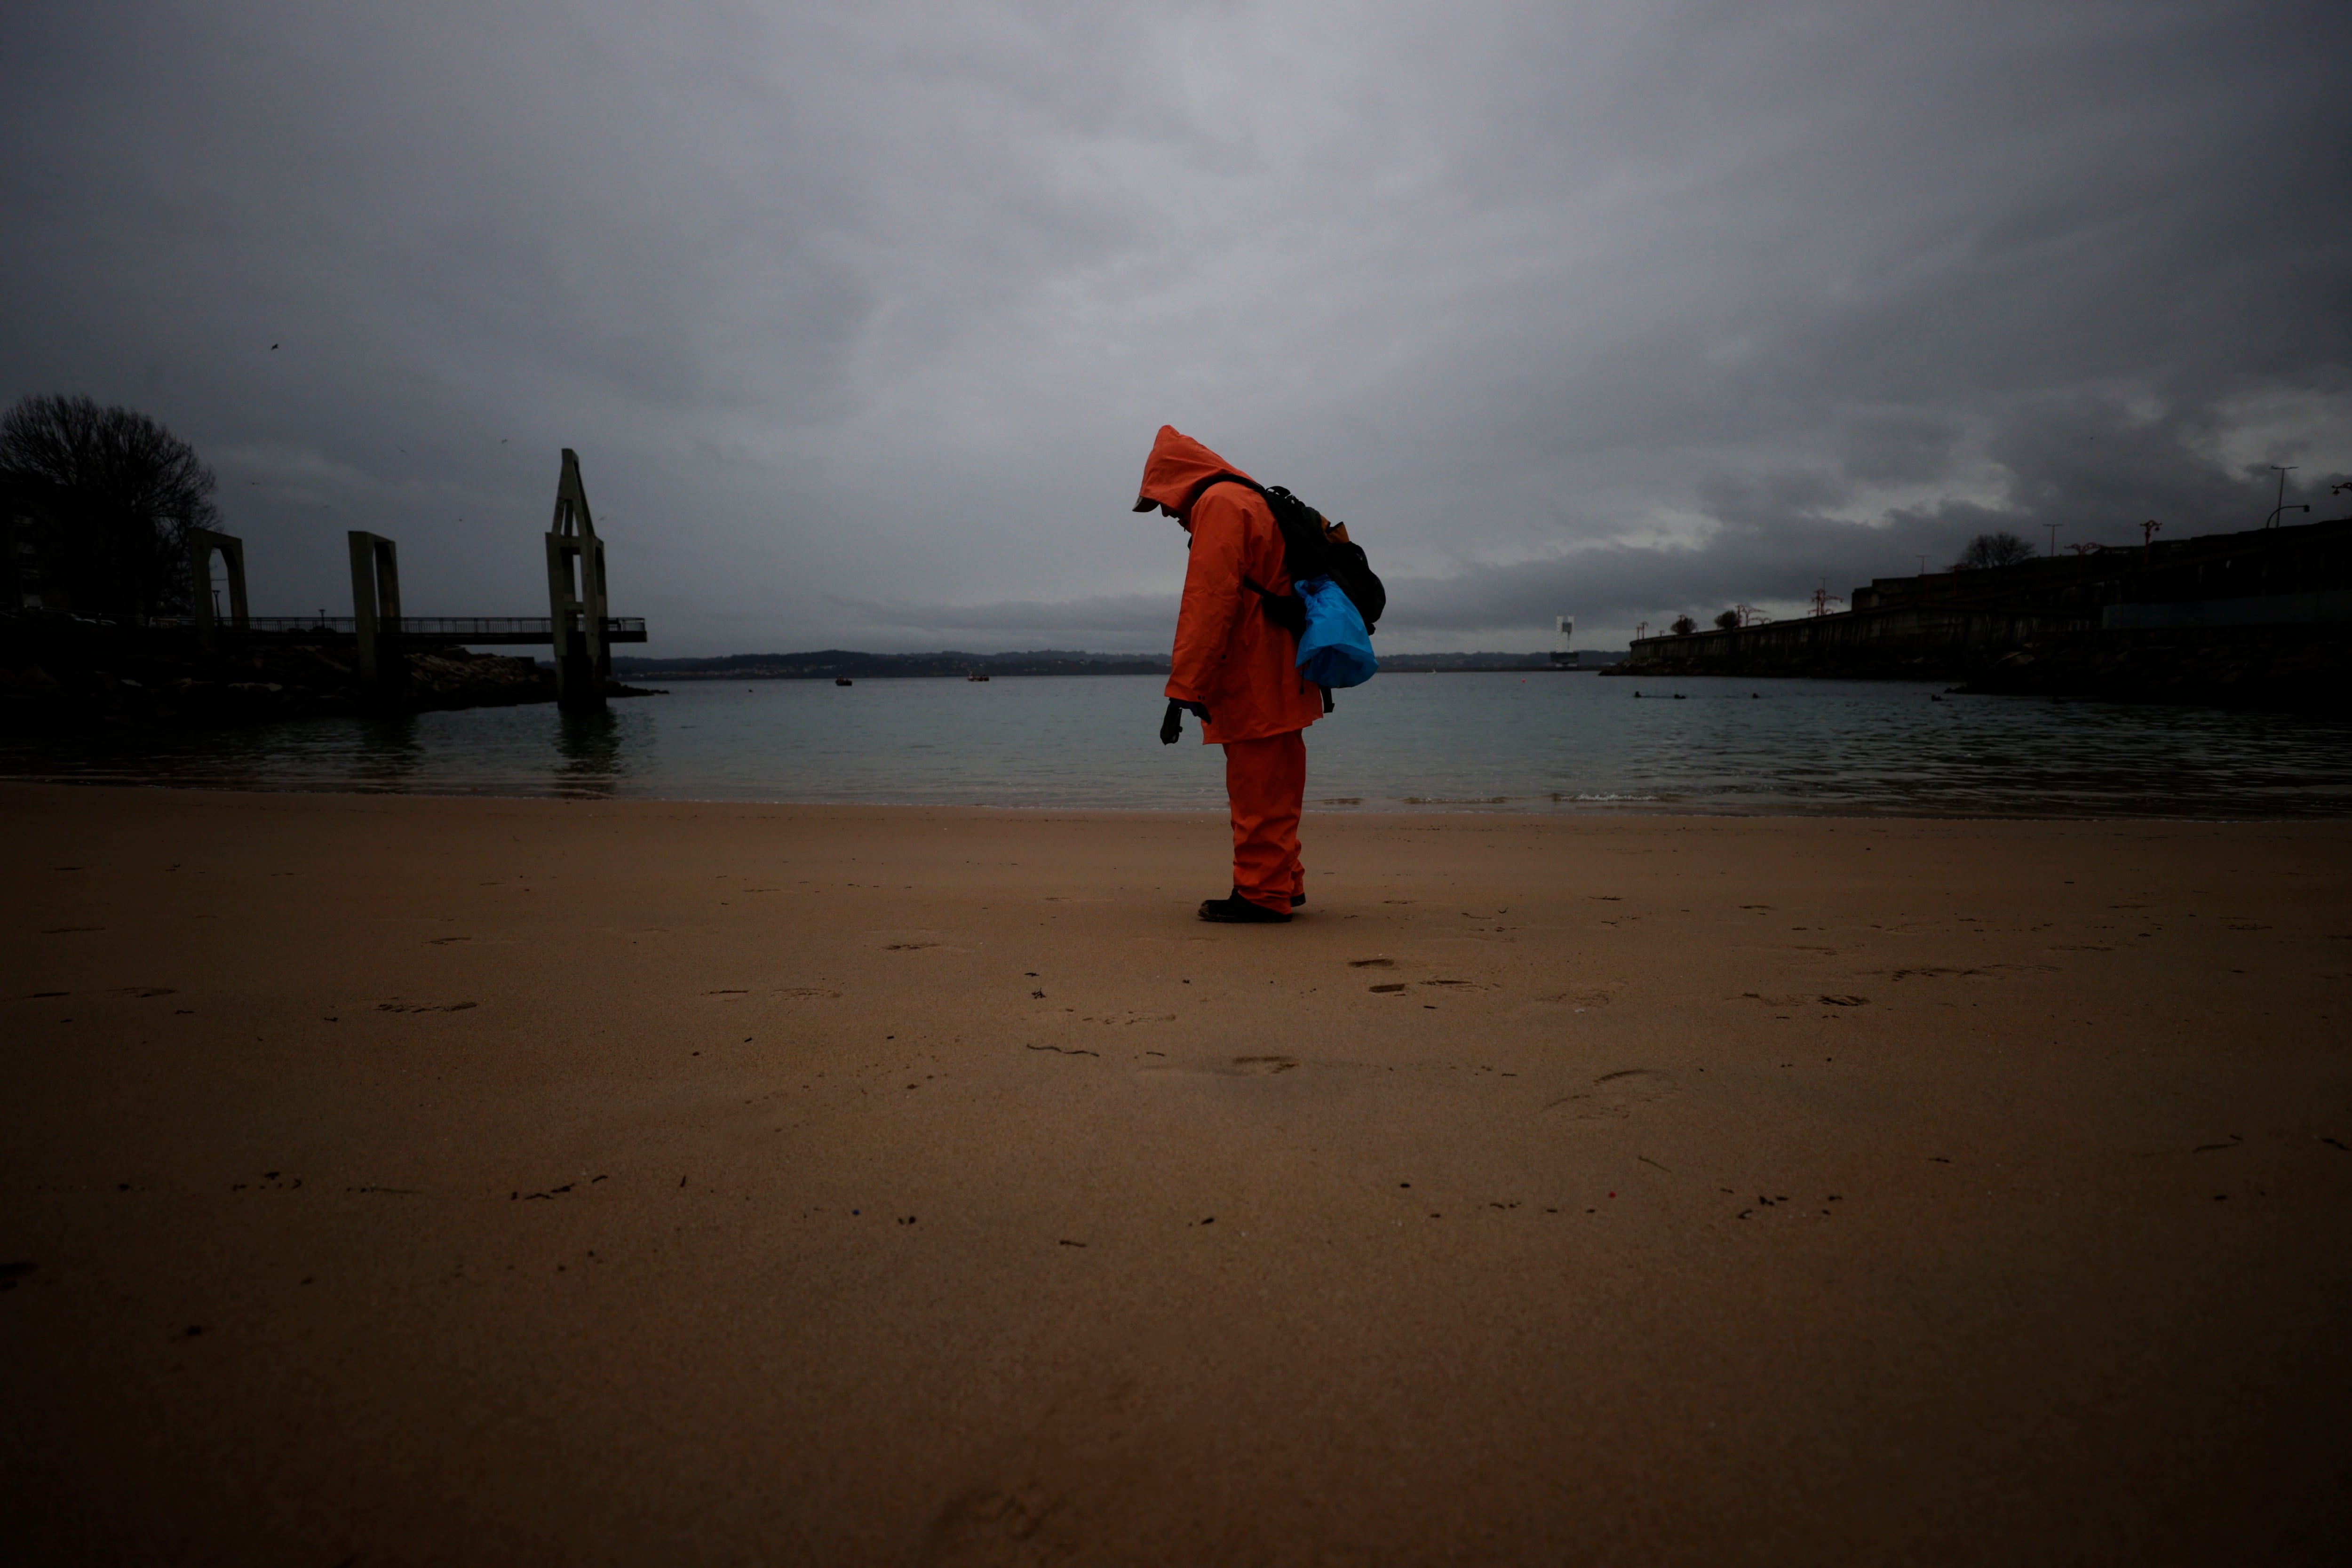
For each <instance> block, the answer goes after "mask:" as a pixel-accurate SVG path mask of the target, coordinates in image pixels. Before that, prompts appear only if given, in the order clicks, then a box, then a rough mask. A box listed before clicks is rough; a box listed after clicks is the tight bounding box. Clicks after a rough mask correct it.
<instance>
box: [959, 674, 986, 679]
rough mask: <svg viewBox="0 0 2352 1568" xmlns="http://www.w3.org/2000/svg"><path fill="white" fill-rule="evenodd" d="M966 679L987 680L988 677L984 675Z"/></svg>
mask: <svg viewBox="0 0 2352 1568" xmlns="http://www.w3.org/2000/svg"><path fill="white" fill-rule="evenodd" d="M964 679H966V680H986V679H988V677H986V676H984V675H967V676H965V677H964Z"/></svg>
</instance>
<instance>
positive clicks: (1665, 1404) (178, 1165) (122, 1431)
mask: <svg viewBox="0 0 2352 1568" xmlns="http://www.w3.org/2000/svg"><path fill="white" fill-rule="evenodd" d="M0 824H5V827H0V875H5V886H6V887H7V888H8V889H10V897H9V899H8V900H7V901H6V902H7V907H6V910H5V921H6V926H5V939H0V952H5V956H4V957H0V1033H5V1039H6V1042H7V1044H6V1048H5V1052H0V1115H5V1131H6V1136H5V1143H0V1264H5V1265H6V1266H7V1273H6V1276H5V1281H0V1282H5V1285H6V1287H7V1288H6V1289H5V1290H0V1388H5V1390H6V1406H7V1410H8V1419H7V1420H6V1421H5V1423H0V1519H5V1520H6V1521H8V1522H7V1524H6V1525H5V1531H0V1539H5V1543H6V1550H7V1553H8V1554H9V1555H11V1556H13V1557H16V1559H17V1560H20V1561H27V1562H84V1561H89V1562H102V1561H117V1562H141V1563H162V1562H237V1563H305V1564H318V1565H319V1568H329V1565H332V1564H337V1563H352V1564H354V1565H363V1564H376V1563H426V1562H434V1563H507V1562H517V1563H651V1562H659V1563H748V1562H803V1563H1065V1562H1066V1563H1432V1562H1456V1563H1584V1562H1593V1563H1602V1562H1605V1563H1652V1562H1655V1563H1670V1562H1694V1561H1706V1562H1725V1563H1741V1562H1832V1561H1845V1562H1884V1563H1894V1562H1933V1563H1958V1562H2017V1561H2042V1562H2080V1561H2086V1560H2088V1561H2115V1562H2126V1561H2127V1562H2189V1561H2230V1562H2265V1563H2276V1562H2296V1561H2321V1560H2325V1559H2328V1558H2336V1559H2337V1560H2341V1558H2342V1555H2343V1553H2344V1552H2346V1550H2347V1546H2352V1445H2347V1428H2346V1395H2347V1391H2352V1335H2347V1325H2352V1050H2347V1042H2352V975H2348V974H2347V971H2352V900H2348V899H2347V891H2352V889H2347V867H2352V824H2316V825H2313V824H2297V825H2290V826H2278V825H2263V824H2240V825H2228V826H2209V825H2190V824H2151V823H2130V824H2117V823H1981V822H1979V823H1958V822H1923V821H1865V820H1852V819H1848V820H1840V821H1820V820H1790V819H1674V818H1580V819H1570V818H1548V819H1539V820H1538V819H1513V818H1505V817H1496V816H1431V817H1414V818H1409V819H1408V818H1396V817H1386V818H1383V817H1371V816H1322V817H1316V818H1312V819H1310V821H1309V824H1308V830H1307V851H1308V865H1309V870H1310V877H1309V881H1310V887H1311V889H1312V898H1313V901H1312V902H1311V903H1310V905H1309V907H1308V910H1307V912H1306V914H1305V916H1304V917H1303V918H1301V919H1300V920H1298V921H1296V922H1295V923H1293V924H1291V925H1289V926H1287V927H1280V928H1223V927H1211V926H1205V925H1202V924H1200V923H1199V922H1197V921H1194V920H1193V919H1192V905H1193V904H1194V903H1195V902H1197V901H1198V900H1200V899H1201V898H1202V897H1203V896H1207V895H1211V894H1216V893H1222V892H1223V890H1224V889H1223V842H1222V834H1223V825H1222V824H1221V823H1219V822H1214V821H1211V820H1208V819H1204V818H1199V817H1182V816H1142V815H1136V816H1126V815H1085V814H1071V813H1061V812H1027V813H982V812H958V811H929V810H919V809H900V810H881V809H860V808H847V807H843V808H810V807H762V806H745V805H650V804H639V805H579V804H573V805H564V804H557V803H535V802H509V801H436V800H408V799H393V798H368V797H349V796H293V795H198V794H190V793H173V792H161V791H152V792H140V791H120V790H108V789H95V788H91V789H68V788H49V787H31V786H5V787H0Z"/></svg>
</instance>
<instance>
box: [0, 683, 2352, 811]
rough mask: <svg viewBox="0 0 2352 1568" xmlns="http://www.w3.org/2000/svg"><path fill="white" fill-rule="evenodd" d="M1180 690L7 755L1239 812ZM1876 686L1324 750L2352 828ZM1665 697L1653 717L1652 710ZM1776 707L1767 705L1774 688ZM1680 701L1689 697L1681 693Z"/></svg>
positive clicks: (651, 709)
mask: <svg viewBox="0 0 2352 1568" xmlns="http://www.w3.org/2000/svg"><path fill="white" fill-rule="evenodd" d="M1637 691H1638V692H1639V693H1640V695H1639V696H1638V697H1637V696H1636V695H1635V693H1636V692H1637ZM1935 691H1936V688H1934V687H1930V686H1920V685H1910V684H1895V683H1882V682H1863V681H1797V680H1779V681H1762V682H1758V681H1737V680H1729V679H1626V678H1609V679H1603V678H1601V677H1597V676H1591V675H1550V674H1541V673H1538V674H1533V675H1528V676H1525V677H1522V676H1518V675H1509V674H1496V675H1414V674H1401V673H1400V674H1390V675H1384V676H1381V677H1380V678H1379V679H1375V680H1373V681H1372V682H1371V683H1370V685H1368V686H1364V687H1360V688H1359V689H1355V690H1352V691H1345V692H1341V693H1340V694H1339V711H1338V712H1337V713H1336V714H1334V715H1332V716H1330V717H1328V718H1327V719H1325V720H1324V721H1322V722H1321V723H1318V725H1316V726H1315V728H1314V729H1313V730H1311V731H1308V734H1307V756H1308V773H1307V799H1308V801H1309V803H1310V804H1311V805H1321V806H1323V807H1326V808H1329V809H1341V810H1344V809H1351V808H1352V809H1361V810H1367V811H1373V810H1387V811H1394V810H1408V811H1411V810H1423V811H1462V810H1486V811H1543V812H1549V811H1587V812H1590V811H1641V812H1658V811H1700V812H1769V813H1790V812H1832V813H1864V812H1877V813H1893V814H1911V815H1954V814H1961V815H1986V816H2189V817H2247V816H2347V815H2352V723H2347V722H2346V721H2340V720H2326V719H2314V718H2302V717H2290V716H2282V715H2276V714H2260V713H2226V712H2220V711H2215V710H2200V709H2167V708H2144V707H2123V706H2116V705H2108V704H2102V703H2087V702H2065V703H2059V702H2051V701H2046V700H2033V699H2023V698H1992V697H1943V698H1941V699H1940V700H1936V699H1934V698H1932V697H1931V693H1933V692H1935ZM1159 692H1160V678H1158V677H1118V676H1096V677H1074V678H1067V679H1054V678H1034V679H1024V678H1013V677H1007V678H1003V679H996V680H992V681H987V682H973V681H965V680H861V681H859V682H858V683H857V684H856V686H851V687H837V686H835V685H833V684H831V683H830V682H825V681H802V680H776V681H761V682H757V683H755V684H751V685H748V686H746V685H731V686H730V685H718V684H715V683H713V684H700V683H697V684H689V685H681V686H679V687H678V688H677V689H675V690H674V691H673V692H672V693H671V694H670V695H668V696H666V697H649V698H639V699H633V700H627V701H622V702H615V703H614V705H613V710H612V711H611V713H610V714H608V715H605V716H603V717H598V718H587V719H577V718H565V717H563V716H562V715H560V714H558V713H557V712H556V711H555V710H554V709H553V708H551V707H530V708H482V709H473V710H467V711H464V712H457V713H425V714H420V715H417V716H415V717H414V718H404V719H382V720H357V719H322V720H305V721H299V722H292V723H285V724H277V725H270V726H266V727H257V728H254V729H249V730H239V731H227V732H210V733H191V734H164V735H158V734H155V733H152V732H150V733H141V734H135V735H103V736H99V737H95V738H92V737H75V738H70V739H55V738H44V739H39V740H17V741H8V742H0V776H6V777H10V778H18V779H72V780H82V781H90V782H100V781H103V782H110V783H132V784H178V785H194V786H207V787H213V788H230V789H288V790H345V791H349V790H357V791H386V792H399V793H409V794H418V795H551V796H563V797H571V798H582V797H597V798H629V799H665V800H680V799H683V800H753V801H809V802H842V803H869V804H882V803H894V804H910V805H1003V806H1015V805H1053V806H1084V807H1112V808H1177V809H1187V808H1190V809H1221V808H1222V807H1223V798H1224V796H1223V753H1222V752H1217V751H1215V750H1213V749H1207V748H1203V747H1202V745H1201V744H1200V743H1199V729H1198V726H1197V725H1195V724H1193V723H1192V722H1191V721H1187V723H1186V729H1185V737H1184V740H1183V742H1181V743H1180V744H1177V745H1175V746H1169V747H1163V746H1161V745H1160V743H1159V741H1158V738H1157V735H1156V731H1157V729H1158V726H1159V722H1160V709H1161V707H1162V702H1161V700H1160V694H1159ZM1751 693H1752V694H1753V695H1751ZM1678 698H1679V700H1677V699H1678Z"/></svg>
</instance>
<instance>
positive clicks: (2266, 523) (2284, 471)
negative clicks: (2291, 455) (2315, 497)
mask: <svg viewBox="0 0 2352 1568" xmlns="http://www.w3.org/2000/svg"><path fill="white" fill-rule="evenodd" d="M2271 467H2272V468H2278V477H2279V488H2278V500H2279V503H2278V505H2276V506H2274V507H2273V508H2271V514H2270V516H2268V517H2266V518H2264V519H2263V527H2264V528H2270V527H2272V526H2273V525H2274V524H2276V523H2277V521H2278V514H2279V513H2281V512H2283V511H2284V510H2286V477H2287V476H2288V475H2289V474H2291V473H2293V472H2294V471H2295V469H2297V468H2301V467H2303V465H2302V464H2301V463H2289V464H2287V465H2286V467H2284V468H2279V465H2278V464H2276V463H2273V464H2272V465H2271ZM2303 510H2305V511H2309V510H2311V509H2310V508H2309V507H2305V508H2304V509H2303Z"/></svg>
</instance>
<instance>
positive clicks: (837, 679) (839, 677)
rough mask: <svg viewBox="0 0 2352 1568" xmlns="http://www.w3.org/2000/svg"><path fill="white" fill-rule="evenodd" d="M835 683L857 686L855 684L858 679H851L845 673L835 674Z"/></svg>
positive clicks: (837, 684)
mask: <svg viewBox="0 0 2352 1568" xmlns="http://www.w3.org/2000/svg"><path fill="white" fill-rule="evenodd" d="M833 683H834V684H835V686H855V685H856V681H854V680H852V679H849V677H847V676H845V675H836V676H835V677H834V678H833Z"/></svg>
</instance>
